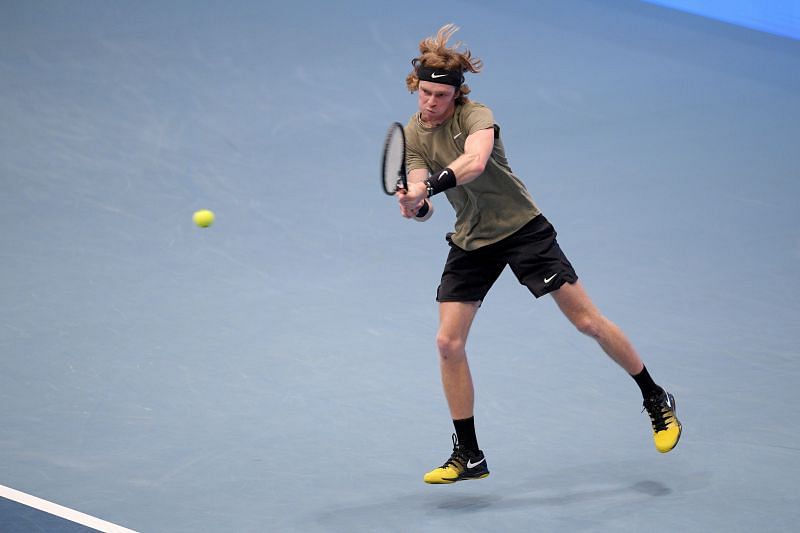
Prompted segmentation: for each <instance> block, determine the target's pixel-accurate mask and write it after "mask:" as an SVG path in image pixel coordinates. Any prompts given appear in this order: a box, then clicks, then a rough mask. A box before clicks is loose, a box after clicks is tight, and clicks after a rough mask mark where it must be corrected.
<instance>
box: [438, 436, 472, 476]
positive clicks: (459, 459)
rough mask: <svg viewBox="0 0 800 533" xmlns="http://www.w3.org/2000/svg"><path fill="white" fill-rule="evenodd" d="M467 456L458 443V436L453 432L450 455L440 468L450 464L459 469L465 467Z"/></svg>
mask: <svg viewBox="0 0 800 533" xmlns="http://www.w3.org/2000/svg"><path fill="white" fill-rule="evenodd" d="M467 459H468V458H467V456H466V455H465V454H464V451H463V450H462V448H461V446H459V445H458V437H456V434H455V433H453V453H452V455H450V459H448V460H447V461H445V463H444V464H443V465H442V466H441V467H440V468H447V467H448V466H450V465H453V466H455V467H456V468H459V469H461V470H464V469H465V468H466V466H465V465H466V464H467Z"/></svg>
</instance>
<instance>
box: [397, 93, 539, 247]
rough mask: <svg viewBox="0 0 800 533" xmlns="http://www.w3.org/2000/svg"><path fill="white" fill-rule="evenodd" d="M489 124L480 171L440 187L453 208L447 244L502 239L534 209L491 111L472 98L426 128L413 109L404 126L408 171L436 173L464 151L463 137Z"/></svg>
mask: <svg viewBox="0 0 800 533" xmlns="http://www.w3.org/2000/svg"><path fill="white" fill-rule="evenodd" d="M487 128H494V131H495V134H494V149H493V150H492V155H491V157H490V158H489V161H488V162H487V164H486V168H485V170H484V171H483V174H481V175H480V176H478V177H477V178H475V179H474V180H472V181H471V182H469V183H466V184H464V185H459V186H458V187H453V188H452V189H448V190H447V191H445V194H446V195H447V199H448V200H449V201H450V204H451V205H452V206H453V209H455V211H456V223H455V233H453V235H452V237H451V238H452V241H453V243H454V244H455V245H456V246H458V247H459V248H461V249H463V250H476V249H478V248H481V247H482V246H486V245H488V244H492V243H494V242H497V241H499V240H501V239H504V238H505V237H508V236H509V235H511V234H512V233H514V232H515V231H517V230H518V229H520V228H521V227H522V226H524V225H525V224H527V223H528V222H529V221H530V220H531V219H532V218H533V217H535V216H536V215H538V214H539V213H540V211H539V208H538V207H537V206H536V204H535V203H534V201H533V198H531V196H530V194H529V193H528V191H527V189H526V188H525V185H524V184H523V183H522V181H520V179H519V178H517V177H516V176H515V175H514V173H513V172H512V171H511V167H510V166H509V165H508V160H507V159H506V153H505V149H504V148H503V142H502V141H501V140H500V128H499V127H498V126H497V125H496V124H495V123H494V117H493V115H492V111H491V110H490V109H489V108H488V107H486V106H484V105H482V104H479V103H477V102H467V103H465V104H462V105H456V110H455V113H454V114H453V116H452V117H450V119H449V120H447V121H446V122H444V123H443V124H441V125H440V126H437V127H435V128H426V127H424V126H423V125H422V123H421V122H420V119H419V113H415V114H414V115H413V116H412V117H411V119H410V120H409V121H408V124H406V127H405V134H406V165H407V169H408V171H409V172H410V171H412V170H416V169H427V170H428V171H429V172H438V171H440V170H442V169H444V168H446V167H448V166H449V165H450V163H452V162H453V161H455V160H456V159H457V158H458V156H460V155H462V154H463V153H464V142H465V141H466V138H467V136H469V135H470V134H471V133H474V132H476V131H479V130H482V129H487Z"/></svg>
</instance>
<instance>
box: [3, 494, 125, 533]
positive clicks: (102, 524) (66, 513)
mask: <svg viewBox="0 0 800 533" xmlns="http://www.w3.org/2000/svg"><path fill="white" fill-rule="evenodd" d="M0 497H3V498H7V499H9V500H14V501H15V502H17V503H21V504H23V505H27V506H29V507H34V508H36V509H39V510H40V511H44V512H45V513H49V514H52V515H55V516H58V517H60V518H63V519H65V520H69V521H71V522H75V523H77V524H81V525H84V526H87V527H91V528H94V529H96V530H98V531H103V532H104V533H136V532H135V531H134V530H132V529H128V528H124V527H122V526H118V525H116V524H112V523H111V522H106V521H105V520H100V519H99V518H95V517H93V516H89V515H88V514H84V513H81V512H80V511H75V510H73V509H70V508H68V507H63V506H61V505H58V504H57V503H53V502H49V501H47V500H43V499H41V498H37V497H36V496H31V495H30V494H25V493H24V492H20V491H18V490H14V489H12V488H10V487H6V486H5V485H0Z"/></svg>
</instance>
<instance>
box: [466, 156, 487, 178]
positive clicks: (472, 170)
mask: <svg viewBox="0 0 800 533" xmlns="http://www.w3.org/2000/svg"><path fill="white" fill-rule="evenodd" d="M484 170H486V161H485V160H482V159H481V158H480V157H475V158H474V159H473V160H472V161H470V164H469V167H467V174H468V175H469V176H472V177H475V178H477V177H478V176H480V175H481V174H483V171H484Z"/></svg>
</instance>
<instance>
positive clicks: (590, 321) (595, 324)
mask: <svg viewBox="0 0 800 533" xmlns="http://www.w3.org/2000/svg"><path fill="white" fill-rule="evenodd" d="M572 323H573V324H574V325H575V327H576V328H577V329H578V331H580V332H581V333H583V334H584V335H586V336H588V337H592V338H594V339H596V338H598V337H599V336H600V333H601V331H602V325H603V317H601V316H600V315H595V314H592V313H583V314H581V315H579V316H577V317H575V318H574V319H573V320H572Z"/></svg>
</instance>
